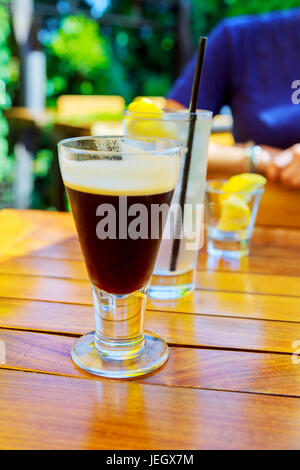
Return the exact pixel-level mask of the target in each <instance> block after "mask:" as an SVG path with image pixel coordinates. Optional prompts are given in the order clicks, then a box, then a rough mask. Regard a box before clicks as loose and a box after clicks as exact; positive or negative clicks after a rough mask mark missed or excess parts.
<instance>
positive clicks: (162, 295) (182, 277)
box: [123, 110, 212, 300]
mask: <svg viewBox="0 0 300 470" xmlns="http://www.w3.org/2000/svg"><path fill="white" fill-rule="evenodd" d="M191 120H194V122H195V130H194V138H193V145H192V152H191V160H190V167H189V171H188V177H187V185H186V192H185V199H184V208H183V210H182V208H180V207H179V205H180V201H181V194H182V190H183V185H184V177H183V176H184V169H185V166H186V155H187V152H186V150H187V145H188V138H189V129H190V124H191ZM211 120H212V113H211V112H210V111H204V110H199V111H197V112H196V113H192V114H191V113H189V112H188V111H187V110H180V111H170V112H169V111H168V110H166V111H163V112H162V113H161V114H147V113H138V112H130V111H128V110H126V111H125V112H124V119H123V125H124V132H125V133H126V134H127V135H130V136H144V137H150V138H153V137H156V138H168V139H175V140H177V141H178V142H180V143H181V144H182V145H183V148H184V152H183V156H182V160H181V169H180V175H179V178H178V183H177V186H176V189H175V193H174V197H173V201H172V206H171V210H170V213H169V219H168V221H167V224H166V229H165V230H166V232H167V233H166V232H165V233H164V235H163V240H162V243H161V247H160V251H159V255H158V258H157V261H156V265H155V269H154V275H153V277H152V281H151V286H150V291H149V296H150V297H151V298H153V299H158V300H176V299H179V298H181V297H183V296H185V295H187V294H189V293H191V292H192V291H193V289H194V285H195V273H196V265H197V258H198V251H199V249H200V248H201V243H202V240H203V234H202V233H201V231H202V228H203V221H202V220H201V219H202V215H203V212H204V211H203V209H204V191H205V182H206V169H207V154H208V142H209V136H210V130H211ZM178 220H180V222H179V224H178ZM172 221H174V223H173V225H172ZM178 225H180V227H181V230H180V231H179V230H178ZM172 226H176V227H177V230H172ZM170 227H171V230H170ZM176 239H179V242H178V241H176ZM176 245H177V246H176ZM176 252H177V255H176Z"/></svg>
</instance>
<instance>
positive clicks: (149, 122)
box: [125, 98, 177, 140]
mask: <svg viewBox="0 0 300 470" xmlns="http://www.w3.org/2000/svg"><path fill="white" fill-rule="evenodd" d="M128 111H130V113H131V115H130V116H125V124H126V130H127V133H128V134H129V135H131V136H137V137H157V138H163V139H175V140H176V138H177V133H176V127H175V128H174V124H173V123H171V122H167V121H163V120H162V119H161V117H162V115H163V111H162V110H161V109H160V108H159V107H158V106H156V104H154V103H153V102H152V101H151V100H149V99H148V98H141V99H139V100H137V101H133V102H132V103H130V105H129V106H128Z"/></svg>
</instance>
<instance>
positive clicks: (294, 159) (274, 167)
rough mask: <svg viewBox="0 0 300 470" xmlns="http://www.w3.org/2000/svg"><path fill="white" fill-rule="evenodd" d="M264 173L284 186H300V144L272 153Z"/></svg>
mask: <svg viewBox="0 0 300 470" xmlns="http://www.w3.org/2000/svg"><path fill="white" fill-rule="evenodd" d="M265 173H266V176H267V178H268V179H270V180H273V181H276V180H277V181H281V183H282V184H283V185H284V186H286V187H290V188H300V144H296V145H293V147H290V148H289V149H287V150H283V151H280V152H277V153H275V154H274V153H273V155H272V156H271V161H270V163H269V165H267V167H266V169H265Z"/></svg>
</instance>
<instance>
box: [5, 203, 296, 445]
mask: <svg viewBox="0 0 300 470" xmlns="http://www.w3.org/2000/svg"><path fill="white" fill-rule="evenodd" d="M0 252H1V258H0V259H1V263H0V279H1V280H0V297H1V301H0V326H1V329H0V340H1V342H0V362H1V363H2V364H1V366H0V367H1V369H0V448H1V449H15V448H18V449H32V448H34V449H49V448H50V449H64V448H68V449H101V448H104V449H202V448H226V449H231V448H239V449H244V448H264V449H269V448H290V449H296V448H299V447H300V364H297V362H299V361H297V357H296V356H295V357H293V355H292V354H293V352H294V351H295V350H296V348H295V347H296V344H295V343H294V342H295V341H296V340H300V278H299V276H300V230H299V229H292V228H280V227H263V226H259V227H257V228H256V230H255V234H254V238H253V243H252V251H251V256H250V257H249V258H245V259H244V260H242V261H241V262H238V261H235V262H231V263H230V262H222V261H218V260H217V259H214V258H209V257H208V256H207V255H206V254H205V253H202V254H200V256H199V264H198V273H197V289H196V292H195V294H194V295H193V296H190V297H186V298H185V299H183V300H181V301H179V302H177V303H151V302H149V304H148V311H147V316H146V328H148V329H150V330H153V331H154V332H156V333H158V334H160V335H162V336H163V337H164V338H165V339H166V340H167V341H168V343H169V345H170V358H169V361H168V363H167V364H166V366H165V367H163V368H162V369H161V370H159V371H157V372H156V373H153V374H152V375H149V376H147V377H144V378H141V379H139V380H130V381H117V380H105V379H100V378H98V377H95V376H92V375H88V374H85V373H83V372H82V371H81V370H79V369H78V368H76V367H75V366H74V364H72V362H71V359H70V348H71V344H72V343H73V341H74V338H75V337H78V336H79V335H81V334H82V333H85V332H88V331H90V330H91V329H93V325H94V319H93V311H92V306H91V304H92V298H91V293H90V288H89V284H88V282H87V277H86V272H85V268H84V265H83V262H82V257H81V253H80V250H79V246H78V242H77V239H76V235H75V231H74V226H73V222H72V220H71V216H70V215H69V214H62V213H51V212H34V211H22V212H21V211H13V210H4V211H1V212H0ZM298 344H299V345H300V342H299V343H298ZM298 349H300V346H298ZM293 361H294V363H293Z"/></svg>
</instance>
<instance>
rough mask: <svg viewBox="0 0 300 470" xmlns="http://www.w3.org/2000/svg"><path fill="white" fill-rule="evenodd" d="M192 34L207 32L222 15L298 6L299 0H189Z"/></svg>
mask: <svg viewBox="0 0 300 470" xmlns="http://www.w3.org/2000/svg"><path fill="white" fill-rule="evenodd" d="M190 1H191V7H192V16H191V23H192V34H193V38H194V40H195V42H197V41H198V38H199V35H200V34H208V33H209V32H210V31H211V30H212V28H214V27H215V26H216V25H217V23H219V21H221V20H222V19H223V18H224V17H229V16H237V15H251V14H256V13H264V12H268V11H276V10H286V9H289V8H295V7H300V0H264V1H262V0H249V1H245V0H209V1H208V0H190Z"/></svg>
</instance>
